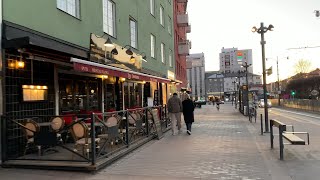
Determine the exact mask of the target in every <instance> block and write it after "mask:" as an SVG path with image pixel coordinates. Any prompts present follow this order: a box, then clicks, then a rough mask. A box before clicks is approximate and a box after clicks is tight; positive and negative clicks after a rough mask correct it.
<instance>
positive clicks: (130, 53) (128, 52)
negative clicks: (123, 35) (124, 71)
mask: <svg viewBox="0 0 320 180" xmlns="http://www.w3.org/2000/svg"><path fill="white" fill-rule="evenodd" d="M127 46H128V47H129V48H128V49H127V50H126V53H127V54H128V55H132V54H133V52H132V50H131V46H130V45H125V46H124V47H123V48H122V50H123V49H124V48H126V47H127Z"/></svg>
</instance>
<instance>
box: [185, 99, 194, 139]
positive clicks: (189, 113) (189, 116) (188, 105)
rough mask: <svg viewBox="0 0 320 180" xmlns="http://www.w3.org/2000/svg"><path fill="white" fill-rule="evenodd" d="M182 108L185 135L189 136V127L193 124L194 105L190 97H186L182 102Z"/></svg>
mask: <svg viewBox="0 0 320 180" xmlns="http://www.w3.org/2000/svg"><path fill="white" fill-rule="evenodd" d="M182 107H183V108H182V109H183V111H182V112H183V118H184V122H185V123H186V126H187V133H188V134H189V135H191V126H192V123H193V122H194V113H193V112H194V103H193V102H192V100H191V99H190V97H187V98H186V99H185V100H184V101H182Z"/></svg>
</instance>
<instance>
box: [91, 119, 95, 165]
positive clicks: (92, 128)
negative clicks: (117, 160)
mask: <svg viewBox="0 0 320 180" xmlns="http://www.w3.org/2000/svg"><path fill="white" fill-rule="evenodd" d="M94 122H95V119H94V113H91V155H92V156H91V158H92V159H91V164H92V165H95V164H96V141H95V139H96V134H95V126H94Z"/></svg>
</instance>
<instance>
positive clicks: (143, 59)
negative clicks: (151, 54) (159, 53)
mask: <svg viewBox="0 0 320 180" xmlns="http://www.w3.org/2000/svg"><path fill="white" fill-rule="evenodd" d="M140 55H141V56H142V61H144V62H148V61H147V55H146V53H144V52H142V53H141V54H140Z"/></svg>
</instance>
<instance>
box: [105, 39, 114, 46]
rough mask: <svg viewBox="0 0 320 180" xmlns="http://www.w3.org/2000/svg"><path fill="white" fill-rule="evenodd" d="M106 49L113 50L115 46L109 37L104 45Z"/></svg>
mask: <svg viewBox="0 0 320 180" xmlns="http://www.w3.org/2000/svg"><path fill="white" fill-rule="evenodd" d="M104 46H105V47H110V48H113V47H114V44H113V43H112V41H111V39H110V38H109V37H108V39H107V40H106V42H105V43H104Z"/></svg>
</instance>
